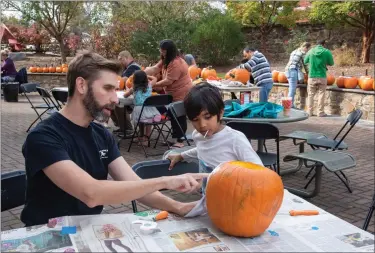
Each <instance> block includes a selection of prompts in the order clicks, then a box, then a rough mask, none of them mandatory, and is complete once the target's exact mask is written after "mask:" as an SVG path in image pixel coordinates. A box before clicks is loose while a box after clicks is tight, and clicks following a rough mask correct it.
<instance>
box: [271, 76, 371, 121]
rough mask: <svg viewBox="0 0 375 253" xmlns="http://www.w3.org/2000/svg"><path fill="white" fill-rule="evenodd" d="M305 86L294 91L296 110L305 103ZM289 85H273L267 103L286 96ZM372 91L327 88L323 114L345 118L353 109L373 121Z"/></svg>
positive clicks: (315, 101) (315, 108)
mask: <svg viewBox="0 0 375 253" xmlns="http://www.w3.org/2000/svg"><path fill="white" fill-rule="evenodd" d="M306 86H307V85H306V84H300V85H299V86H298V87H297V90H296V96H295V98H294V100H295V105H296V107H297V108H300V109H304V108H305V107H306V103H307V87H306ZM288 89H289V85H288V84H284V83H275V84H274V86H273V88H272V90H271V93H270V98H269V102H276V103H278V99H279V97H280V96H282V94H285V95H287V94H288ZM317 98H318V96H315V100H314V104H315V105H317V104H318V101H317ZM374 98H375V92H374V91H364V90H361V89H342V88H338V87H337V86H328V87H327V90H326V99H325V112H326V113H327V114H331V115H341V116H347V115H348V113H350V112H351V111H352V110H353V109H354V108H355V109H361V110H362V112H363V115H362V119H364V120H371V121H374V115H375V112H374V111H375V110H374ZM314 113H317V107H314Z"/></svg>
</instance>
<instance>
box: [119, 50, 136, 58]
mask: <svg viewBox="0 0 375 253" xmlns="http://www.w3.org/2000/svg"><path fill="white" fill-rule="evenodd" d="M118 57H119V58H133V56H132V54H131V53H130V52H129V51H127V50H124V51H121V52H120V53H119V54H118Z"/></svg>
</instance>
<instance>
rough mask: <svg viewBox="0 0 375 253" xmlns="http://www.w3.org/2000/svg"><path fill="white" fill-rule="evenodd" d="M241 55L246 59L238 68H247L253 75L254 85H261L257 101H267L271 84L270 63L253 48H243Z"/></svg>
mask: <svg viewBox="0 0 375 253" xmlns="http://www.w3.org/2000/svg"><path fill="white" fill-rule="evenodd" d="M243 57H244V59H245V60H247V62H246V63H243V64H241V65H239V66H238V68H242V69H247V70H248V71H249V72H250V73H251V75H252V76H253V77H254V82H255V85H256V86H259V87H261V90H260V92H259V102H267V100H268V95H269V93H270V91H271V89H272V86H273V80H272V73H271V68H270V64H269V63H268V60H267V59H266V57H265V56H264V55H263V54H262V53H261V52H259V51H258V50H255V49H254V48H250V47H246V48H245V49H244V50H243Z"/></svg>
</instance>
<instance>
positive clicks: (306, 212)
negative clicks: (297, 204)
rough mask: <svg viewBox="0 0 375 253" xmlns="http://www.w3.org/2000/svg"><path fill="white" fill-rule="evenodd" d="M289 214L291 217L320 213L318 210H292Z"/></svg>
mask: <svg viewBox="0 0 375 253" xmlns="http://www.w3.org/2000/svg"><path fill="white" fill-rule="evenodd" d="M289 214H290V215H291V216H297V215H318V214H319V211H317V210H290V211H289Z"/></svg>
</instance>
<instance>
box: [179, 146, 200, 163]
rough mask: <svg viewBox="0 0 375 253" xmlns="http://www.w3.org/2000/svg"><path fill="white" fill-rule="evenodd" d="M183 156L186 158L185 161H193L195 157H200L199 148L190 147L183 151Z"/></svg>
mask: <svg viewBox="0 0 375 253" xmlns="http://www.w3.org/2000/svg"><path fill="white" fill-rule="evenodd" d="M181 156H182V158H183V159H184V160H185V161H188V162H189V161H191V160H194V159H198V151H197V148H196V147H195V148H192V149H189V150H187V151H184V152H182V153H181Z"/></svg>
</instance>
